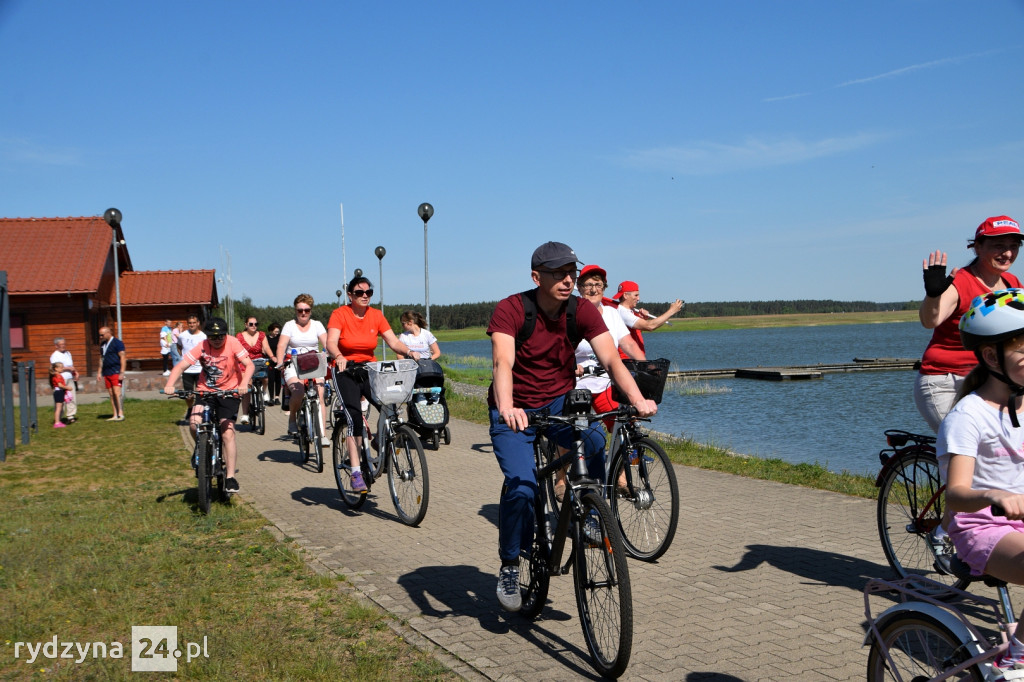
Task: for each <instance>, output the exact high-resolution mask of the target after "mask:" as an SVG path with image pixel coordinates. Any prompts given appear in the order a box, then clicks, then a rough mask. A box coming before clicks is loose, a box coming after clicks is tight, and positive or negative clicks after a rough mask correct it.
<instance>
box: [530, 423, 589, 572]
mask: <svg viewBox="0 0 1024 682" xmlns="http://www.w3.org/2000/svg"><path fill="white" fill-rule="evenodd" d="M580 421H582V422H583V424H582V427H581V428H582V429H586V428H587V426H589V423H588V420H587V416H586V415H584V416H583V417H582V419H581V420H578V421H577V423H576V425H577V426H580ZM570 462H572V468H571V470H570V473H569V476H568V482H569V484H570V485H567V486H566V495H567V497H566V498H565V499H564V500H563V501H562V503H561V505H559V506H560V509H559V510H558V523H557V524H556V525H555V528H554V539H553V540H552V543H551V556H550V557H549V558H548V572H549V573H550V574H551V575H565V574H567V573H568V572H569V567H570V566H571V565H572V554H570V555H569V558H568V560H567V561H566V563H565V565H564V566H563V565H562V552H563V551H564V550H565V541H566V539H567V538H568V536H569V524H570V522H571V521H572V518H573V517H574V516H580V515H581V512H580V511H579V509H578V508H577V507H578V506H579V498H580V494H579V493H578V492H577V491H579V490H580V489H582V488H589V489H591V490H594V491H596V492H598V493H599V494H600V493H601V488H602V485H601V483H600V481H595V480H594V479H592V478H590V477H589V476H588V475H587V465H586V462H585V461H584V459H583V441H582V440H574V441H573V447H572V448H571V449H570V450H569V452H567V453H565V454H564V455H562V456H561V457H557V458H555V459H553V460H552V461H551V462H549V463H548V464H546V465H545V466H543V467H541V469H540V470H539V471H538V472H537V480H538V482H539V481H543V480H544V479H545V478H547V477H549V476H551V475H552V474H554V473H555V472H556V471H559V470H560V469H562V467H564V466H565V465H566V464H569V463H570ZM538 485H542V484H540V483H538ZM537 514H538V518H541V517H544V521H545V523H546V522H547V520H546V514H545V512H544V510H543V509H538V510H537ZM537 530H538V532H543V531H544V526H543V525H541V524H538V529H537ZM574 549H575V548H574Z"/></svg>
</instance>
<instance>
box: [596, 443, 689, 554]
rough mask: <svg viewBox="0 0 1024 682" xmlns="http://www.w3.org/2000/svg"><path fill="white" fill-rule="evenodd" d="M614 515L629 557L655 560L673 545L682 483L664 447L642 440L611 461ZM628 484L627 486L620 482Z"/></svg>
mask: <svg viewBox="0 0 1024 682" xmlns="http://www.w3.org/2000/svg"><path fill="white" fill-rule="evenodd" d="M611 471H612V473H611V480H610V481H609V484H610V485H611V486H612V492H611V507H612V514H613V515H614V516H615V520H616V521H617V522H618V524H619V531H620V532H621V534H622V544H623V545H624V546H625V548H626V552H628V553H629V555H630V556H632V557H634V558H637V559H641V560H643V561H654V560H655V559H657V558H658V557H660V556H661V555H663V554H664V553H665V552H666V551H667V550H668V548H669V546H670V545H671V544H672V538H674V537H675V534H676V525H677V524H678V522H679V484H678V483H677V482H676V472H675V469H674V468H673V467H672V461H671V460H670V459H669V458H668V455H666V454H665V451H664V450H662V449H661V446H660V445H658V444H657V443H655V442H654V441H652V440H650V439H649V438H641V439H639V440H637V441H636V442H635V443H633V444H632V447H630V448H629V451H628V452H627V451H626V450H625V448H623V447H620V448H619V450H618V452H617V453H616V454H615V458H614V459H613V460H612V470H611ZM622 481H625V483H626V485H625V487H622V485H621V482H622Z"/></svg>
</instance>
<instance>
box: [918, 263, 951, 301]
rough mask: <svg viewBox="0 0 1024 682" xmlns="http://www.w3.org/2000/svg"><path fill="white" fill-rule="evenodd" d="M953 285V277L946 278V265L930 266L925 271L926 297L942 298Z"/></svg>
mask: <svg viewBox="0 0 1024 682" xmlns="http://www.w3.org/2000/svg"><path fill="white" fill-rule="evenodd" d="M952 283H953V275H949V276H948V277H947V276H946V266H945V265H929V266H928V269H927V270H925V271H924V295H925V296H927V297H928V298H935V297H937V296H941V295H942V292H944V291H945V290H946V289H948V288H949V285H950V284H952Z"/></svg>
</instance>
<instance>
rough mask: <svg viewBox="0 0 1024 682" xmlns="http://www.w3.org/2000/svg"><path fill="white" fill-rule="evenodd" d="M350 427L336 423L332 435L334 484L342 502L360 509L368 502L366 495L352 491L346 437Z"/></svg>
mask: <svg viewBox="0 0 1024 682" xmlns="http://www.w3.org/2000/svg"><path fill="white" fill-rule="evenodd" d="M347 435H348V426H347V425H346V424H344V423H343V422H340V421H338V422H335V424H334V433H333V434H332V435H331V455H332V460H333V465H334V482H335V483H337V484H338V492H339V493H340V494H341V501H342V502H344V503H345V506H346V507H348V508H349V509H359V508H360V507H362V506H363V502H365V501H366V493H357V492H355V491H354V490H352V464H351V462H350V461H349V458H348V447H347V446H346V445H345V436H347Z"/></svg>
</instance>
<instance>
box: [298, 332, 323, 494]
mask: <svg viewBox="0 0 1024 682" xmlns="http://www.w3.org/2000/svg"><path fill="white" fill-rule="evenodd" d="M309 356H313V357H309ZM307 357H309V359H306V358H307ZM300 358H302V359H301V360H300ZM300 362H301V363H303V364H305V363H309V364H308V365H306V366H304V367H303V366H300ZM292 363H293V365H294V367H295V373H296V376H297V377H298V379H299V380H300V381H302V386H303V396H302V402H301V403H300V404H299V409H298V411H297V412H296V413H295V426H296V440H297V441H298V444H299V453H300V454H301V455H302V463H303V464H306V463H308V462H309V460H310V459H311V458H312V460H313V467H314V468H315V469H316V472H317V473H318V474H319V473H322V472H323V470H324V446H323V437H324V430H323V420H322V419H321V412H320V396H319V392H318V391H317V383H316V379H320V378H323V377H324V376H326V374H327V355H326V353H317V352H308V353H299V354H296V355H293V356H292ZM310 444H312V446H313V447H312V454H310Z"/></svg>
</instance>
